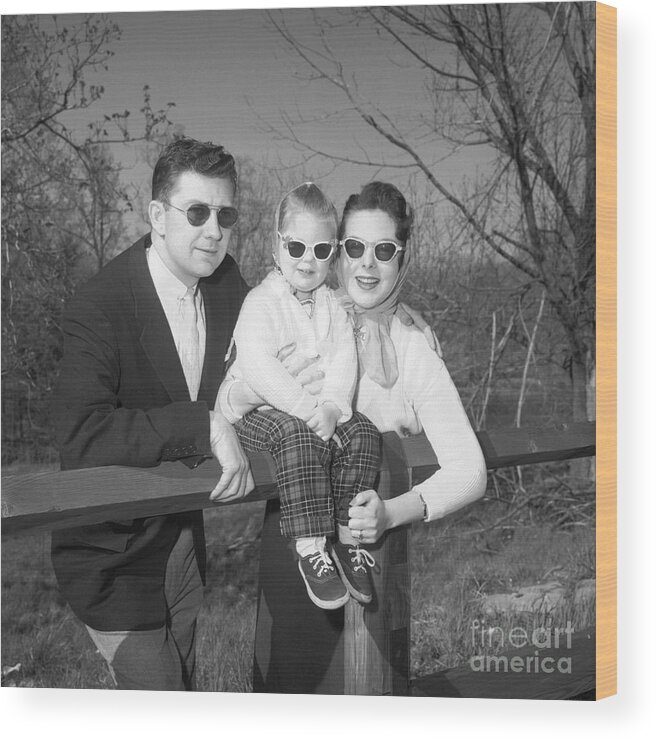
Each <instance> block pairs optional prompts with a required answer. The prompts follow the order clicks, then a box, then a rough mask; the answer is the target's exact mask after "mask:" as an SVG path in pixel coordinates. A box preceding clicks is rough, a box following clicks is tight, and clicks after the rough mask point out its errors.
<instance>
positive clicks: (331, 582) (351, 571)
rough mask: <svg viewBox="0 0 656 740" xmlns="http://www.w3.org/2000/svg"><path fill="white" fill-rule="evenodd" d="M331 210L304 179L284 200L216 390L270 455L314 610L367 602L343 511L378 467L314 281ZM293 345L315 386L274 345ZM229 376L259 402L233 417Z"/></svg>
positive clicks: (333, 225) (374, 443)
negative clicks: (308, 361) (316, 375)
mask: <svg viewBox="0 0 656 740" xmlns="http://www.w3.org/2000/svg"><path fill="white" fill-rule="evenodd" d="M337 218H338V217H337V212H336V210H335V207H334V206H333V204H332V203H331V202H330V200H328V198H326V196H325V195H324V194H323V193H322V192H321V190H320V189H319V188H318V187H317V186H316V185H314V184H313V183H304V184H303V185H300V186H299V187H297V188H295V189H294V190H292V191H291V192H290V193H288V194H287V195H286V196H285V197H284V198H283V200H282V201H281V203H280V205H279V206H278V209H277V211H276V216H275V224H274V245H273V260H274V263H275V269H274V270H273V271H272V272H270V273H269V275H267V277H266V278H265V279H264V280H263V281H262V282H261V283H260V285H258V286H257V287H255V288H254V289H253V290H252V291H251V292H250V293H249V294H248V296H247V297H246V300H245V301H244V304H243V306H242V309H241V313H240V315H239V319H238V320H237V325H236V327H235V332H234V342H235V346H236V359H235V361H234V363H233V365H232V367H231V368H230V371H229V373H228V375H227V377H226V379H225V380H224V382H223V383H222V385H221V388H220V390H219V394H218V397H217V406H218V407H219V408H220V410H221V412H222V413H223V414H224V415H225V416H226V417H227V418H228V419H230V420H231V421H233V422H234V423H235V429H236V431H237V434H238V435H239V439H240V441H241V443H242V446H243V447H244V449H245V450H246V451H255V450H265V451H268V452H270V453H271V455H272V456H273V459H274V461H275V466H276V480H277V484H278V489H279V492H280V503H281V520H280V526H281V531H282V534H283V536H285V537H288V538H291V539H292V540H293V544H294V549H295V552H296V556H297V559H298V568H299V571H300V573H301V576H302V577H303V580H304V582H305V586H306V588H307V592H308V595H309V596H310V599H312V601H313V602H314V603H315V604H316V605H317V606H320V607H322V608H323V609H337V608H338V607H340V606H343V605H344V604H345V603H346V602H347V601H348V598H349V593H350V594H351V595H352V596H353V597H354V598H355V599H357V600H358V601H360V602H362V603H368V602H370V601H371V599H372V595H373V593H372V584H371V574H370V571H369V568H370V567H371V566H372V565H373V564H374V561H373V558H372V557H371V555H370V553H368V552H367V551H366V550H363V549H362V548H361V547H360V546H359V544H358V542H357V541H356V540H354V539H353V537H352V536H351V534H350V532H349V529H348V526H347V525H348V508H349V503H350V501H351V499H352V498H353V497H354V496H355V495H356V494H357V493H358V492H360V491H363V490H366V489H370V488H373V485H374V481H375V478H376V475H377V473H378V470H379V464H380V435H379V433H378V430H377V429H376V428H375V427H374V426H373V424H372V423H371V422H370V421H369V420H368V419H367V418H366V417H365V416H363V415H362V414H359V413H357V412H356V413H353V411H352V409H351V402H352V396H353V391H354V388H355V382H356V374H357V356H356V350H355V340H354V337H353V327H352V325H351V323H350V319H349V317H348V316H347V314H346V312H345V311H344V309H343V308H342V307H341V306H340V305H339V303H338V302H337V299H336V298H335V296H334V294H333V292H332V291H331V290H330V289H329V288H328V287H327V286H326V285H324V281H325V279H326V276H327V275H328V271H329V269H330V264H331V259H332V257H333V255H334V252H335V249H336V235H337ZM292 343H293V344H294V345H295V352H296V353H298V354H299V355H301V356H302V357H304V358H315V357H317V358H318V361H317V362H318V366H319V368H320V370H321V371H322V372H323V375H324V379H323V384H322V389H321V391H320V392H319V393H318V395H312V394H311V393H309V392H308V391H307V390H306V389H305V388H304V387H303V386H302V385H301V383H300V382H299V381H298V380H297V379H296V377H294V376H293V375H292V374H291V373H290V372H288V371H287V370H286V369H285V367H284V366H283V364H282V362H281V361H280V359H279V352H280V350H281V349H282V348H283V347H286V346H287V345H290V344H292ZM235 380H243V381H245V382H246V384H247V385H248V386H249V387H250V388H251V389H252V390H253V391H254V392H255V393H256V394H257V395H258V396H259V397H260V398H261V399H262V400H263V401H264V403H265V404H266V405H262V406H260V407H259V408H257V409H256V410H255V411H252V412H250V413H249V414H247V415H246V416H244V417H243V418H242V419H237V418H236V415H235V413H234V411H233V409H232V406H231V404H230V389H231V386H232V385H233V384H234V381H235ZM335 524H337V527H336V526H335ZM336 529H337V532H336V531H335V530H336ZM335 534H337V537H336V538H335ZM335 565H336V566H337V571H336V570H335Z"/></svg>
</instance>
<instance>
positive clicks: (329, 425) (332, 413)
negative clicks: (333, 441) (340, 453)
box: [307, 402, 342, 442]
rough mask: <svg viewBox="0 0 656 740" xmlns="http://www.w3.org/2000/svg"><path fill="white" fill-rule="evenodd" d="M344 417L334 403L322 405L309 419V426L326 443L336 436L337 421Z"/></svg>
mask: <svg viewBox="0 0 656 740" xmlns="http://www.w3.org/2000/svg"><path fill="white" fill-rule="evenodd" d="M341 415H342V412H341V411H340V410H339V409H338V408H337V406H335V404H334V403H330V402H328V403H322V404H321V405H320V406H317V407H316V409H315V410H314V412H313V413H312V416H311V417H310V418H309V420H308V422H307V425H308V426H309V427H310V429H311V430H312V431H313V432H314V433H315V434H317V435H318V436H319V437H321V439H322V440H323V441H324V442H328V440H329V439H330V438H331V437H332V436H333V434H335V427H336V426H337V420H338V419H339V417H340V416H341Z"/></svg>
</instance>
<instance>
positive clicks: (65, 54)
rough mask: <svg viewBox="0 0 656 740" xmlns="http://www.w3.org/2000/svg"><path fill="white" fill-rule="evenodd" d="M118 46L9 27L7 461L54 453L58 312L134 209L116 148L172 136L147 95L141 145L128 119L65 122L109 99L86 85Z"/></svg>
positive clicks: (15, 21)
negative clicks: (83, 125) (27, 453)
mask: <svg viewBox="0 0 656 740" xmlns="http://www.w3.org/2000/svg"><path fill="white" fill-rule="evenodd" d="M119 36H120V31H119V29H118V27H117V26H116V25H115V24H113V23H110V22H109V21H108V20H107V19H106V18H105V17H102V16H100V17H96V16H88V17H86V18H84V19H83V20H82V21H81V22H79V23H78V24H77V25H74V26H72V25H62V24H61V23H60V22H59V20H58V19H57V18H46V17H43V16H40V17H36V16H3V18H2V83H3V84H2V288H3V290H2V313H3V323H2V376H3V422H5V423H3V438H4V439H5V445H4V447H3V459H6V458H7V457H9V458H11V457H12V456H13V455H15V454H19V453H17V452H16V451H17V450H19V449H22V450H25V449H29V450H31V452H32V453H34V454H37V455H38V454H39V452H38V450H39V448H40V447H43V446H45V445H47V444H48V442H49V439H50V430H49V426H48V422H47V404H46V398H47V394H48V392H49V389H50V387H51V385H52V382H53V380H54V377H55V375H56V370H57V363H58V358H59V342H60V335H59V317H60V315H61V311H62V307H63V304H64V302H65V300H66V299H67V298H68V296H69V295H70V294H71V292H72V290H73V287H74V285H75V283H76V282H77V281H78V280H79V279H80V277H81V274H80V271H81V269H83V268H82V264H83V262H84V261H83V260H81V258H82V257H85V256H86V257H90V258H91V263H92V264H93V267H92V269H98V268H99V267H101V266H102V265H103V264H104V262H105V261H106V260H107V259H108V258H109V257H110V256H111V253H112V250H115V249H116V246H117V241H120V238H121V236H122V234H123V214H124V213H125V211H127V210H130V208H131V201H130V195H129V193H128V192H127V190H126V188H125V186H123V185H122V183H121V177H120V175H121V166H120V165H119V163H118V162H117V160H116V159H115V157H114V155H113V151H112V147H117V146H122V145H125V144H129V145H132V144H134V143H135V142H144V141H149V140H151V139H152V138H153V137H155V136H157V135H160V134H161V133H162V132H163V131H166V130H167V128H168V126H169V121H168V117H167V113H168V107H167V108H166V109H165V110H159V111H155V110H153V109H152V107H151V105H150V97H149V91H148V89H147V88H146V89H145V91H144V105H143V108H142V114H143V126H142V130H141V131H140V132H139V133H138V134H134V133H132V132H131V131H130V129H129V126H128V121H129V117H130V113H129V112H128V111H122V112H120V113H115V114H113V115H110V116H105V117H104V118H103V120H102V121H100V122H95V123H91V124H89V126H88V128H87V130H86V132H82V133H80V132H79V131H75V130H73V129H72V128H71V127H70V125H69V124H68V123H67V115H68V114H70V112H71V111H83V110H85V109H87V108H89V107H91V106H93V104H94V103H95V102H96V101H98V100H99V98H100V97H101V96H102V93H103V89H102V87H101V86H93V85H88V84H87V83H86V81H85V74H86V73H89V72H91V71H94V72H97V71H102V70H103V69H107V64H108V63H109V61H110V59H111V56H112V51H111V49H110V46H111V44H112V43H113V42H115V41H116V40H117V39H118V38H119ZM88 261H89V260H88V259H87V260H86V262H87V264H88ZM7 422H9V423H7Z"/></svg>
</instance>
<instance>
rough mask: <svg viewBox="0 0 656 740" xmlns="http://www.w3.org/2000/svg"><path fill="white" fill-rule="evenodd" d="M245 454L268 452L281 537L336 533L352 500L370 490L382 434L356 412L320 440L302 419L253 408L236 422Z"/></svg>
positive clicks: (316, 535) (279, 412) (346, 520)
mask: <svg viewBox="0 0 656 740" xmlns="http://www.w3.org/2000/svg"><path fill="white" fill-rule="evenodd" d="M235 430H236V432H237V435H238V436H239V440H240V442H241V444H242V446H243V448H244V449H245V450H246V451H247V452H255V451H258V452H262V451H264V452H270V453H271V455H272V457H273V459H274V462H275V466H276V482H277V484H278V491H279V494H280V530H281V532H282V534H283V536H285V537H291V538H294V539H296V538H298V537H318V536H321V535H332V534H334V533H335V522H336V521H337V522H338V523H339V524H348V519H349V517H348V509H349V504H350V502H351V499H352V498H353V496H355V494H356V493H359V492H360V491H365V490H367V489H368V488H373V487H374V483H375V481H376V476H377V475H378V471H379V469H380V460H381V450H380V444H381V443H380V433H379V431H378V429H376V427H375V426H374V425H373V424H372V423H371V422H370V421H369V419H367V417H366V416H364V414H360V413H358V412H354V414H353V416H352V417H351V419H349V421H347V422H345V423H344V424H339V425H338V426H337V428H336V430H335V433H336V435H337V437H338V438H339V441H340V444H341V447H340V445H338V444H337V443H336V442H335V440H333V439H331V440H330V441H329V442H324V441H323V440H322V439H321V438H320V437H319V436H318V435H316V434H315V433H314V432H313V431H312V430H311V429H310V428H309V427H308V426H307V424H306V423H305V422H304V421H301V420H300V419H298V418H297V417H295V416H291V415H290V414H286V413H285V412H283V411H278V410H276V409H256V410H255V411H251V412H250V413H249V414H247V415H246V416H245V417H244V418H243V419H240V420H239V421H238V422H237V423H236V424H235Z"/></svg>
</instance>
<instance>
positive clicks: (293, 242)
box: [278, 232, 335, 262]
mask: <svg viewBox="0 0 656 740" xmlns="http://www.w3.org/2000/svg"><path fill="white" fill-rule="evenodd" d="M278 236H279V237H280V239H281V240H282V245H283V247H284V248H285V249H286V250H287V251H288V252H289V256H290V257H291V258H292V259H293V260H300V259H302V258H303V256H304V254H305V250H306V249H311V250H312V252H313V253H314V258H315V259H316V260H317V261H318V262H325V261H326V260H329V259H330V258H331V256H332V253H333V251H334V249H335V243H334V242H317V243H316V244H315V245H314V246H312V247H311V246H310V245H309V244H306V243H305V242H304V241H302V240H301V239H292V237H291V236H283V235H282V234H281V233H280V232H278Z"/></svg>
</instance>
